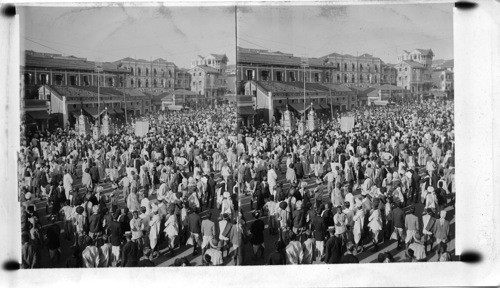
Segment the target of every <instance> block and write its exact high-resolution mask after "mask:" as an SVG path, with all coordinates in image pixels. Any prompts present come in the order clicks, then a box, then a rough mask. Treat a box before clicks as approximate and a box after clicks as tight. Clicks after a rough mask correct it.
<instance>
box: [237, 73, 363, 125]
mask: <svg viewBox="0 0 500 288" xmlns="http://www.w3.org/2000/svg"><path fill="white" fill-rule="evenodd" d="M245 95H253V97H254V98H255V110H256V114H257V115H256V118H257V119H261V120H259V121H261V122H263V123H268V124H269V123H272V121H280V119H281V114H282V112H283V111H284V110H286V109H287V107H288V109H289V110H291V111H293V112H294V113H295V116H296V117H301V116H302V115H304V112H305V111H307V110H308V109H309V108H310V107H312V108H313V109H314V110H315V111H317V112H321V113H323V114H324V115H326V116H329V115H330V114H331V112H332V110H333V111H335V112H339V111H346V110H348V109H351V108H353V107H356V106H357V96H356V93H355V92H353V91H352V90H351V89H349V88H348V87H347V86H346V85H343V84H332V83H329V84H320V83H306V87H305V97H304V87H303V84H302V83H300V82H274V81H253V80H250V81H247V82H246V83H245ZM304 98H305V99H304ZM275 123H278V122H275ZM257 124H259V123H257Z"/></svg>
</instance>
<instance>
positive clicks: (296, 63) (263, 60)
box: [237, 47, 336, 83]
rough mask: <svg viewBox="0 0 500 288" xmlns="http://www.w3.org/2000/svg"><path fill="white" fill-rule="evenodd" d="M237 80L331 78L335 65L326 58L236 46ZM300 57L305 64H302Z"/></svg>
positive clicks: (311, 81) (285, 80) (325, 80)
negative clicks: (296, 55)
mask: <svg viewBox="0 0 500 288" xmlns="http://www.w3.org/2000/svg"><path fill="white" fill-rule="evenodd" d="M237 53H238V56H237V57H238V64H237V78H238V79H237V81H238V82H240V81H243V82H246V81H249V80H254V81H272V82H304V81H305V82H308V83H323V82H331V81H329V80H330V79H331V78H332V75H333V73H334V71H336V68H335V67H334V66H333V65H332V64H331V63H327V62H328V61H327V60H325V59H322V60H321V59H317V58H307V59H303V58H301V57H295V56H293V54H287V53H282V52H279V51H277V52H270V51H268V50H261V49H248V48H241V47H238V51H237ZM302 60H304V61H303V62H304V64H305V66H307V67H302V66H301V65H302Z"/></svg>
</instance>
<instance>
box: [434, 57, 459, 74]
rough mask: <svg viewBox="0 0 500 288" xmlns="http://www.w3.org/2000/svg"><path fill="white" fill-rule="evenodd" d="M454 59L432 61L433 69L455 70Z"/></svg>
mask: <svg viewBox="0 0 500 288" xmlns="http://www.w3.org/2000/svg"><path fill="white" fill-rule="evenodd" d="M453 66H454V61H453V59H451V60H442V61H440V62H439V63H435V62H432V69H433V70H448V71H451V72H453Z"/></svg>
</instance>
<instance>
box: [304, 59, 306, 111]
mask: <svg viewBox="0 0 500 288" xmlns="http://www.w3.org/2000/svg"><path fill="white" fill-rule="evenodd" d="M305 119H306V66H305V65H304V121H305Z"/></svg>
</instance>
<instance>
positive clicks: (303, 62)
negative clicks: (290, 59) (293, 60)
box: [300, 57, 309, 121]
mask: <svg viewBox="0 0 500 288" xmlns="http://www.w3.org/2000/svg"><path fill="white" fill-rule="evenodd" d="M300 66H302V68H303V73H304V79H303V80H304V121H305V120H306V67H309V59H307V57H302V59H301V63H300Z"/></svg>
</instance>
